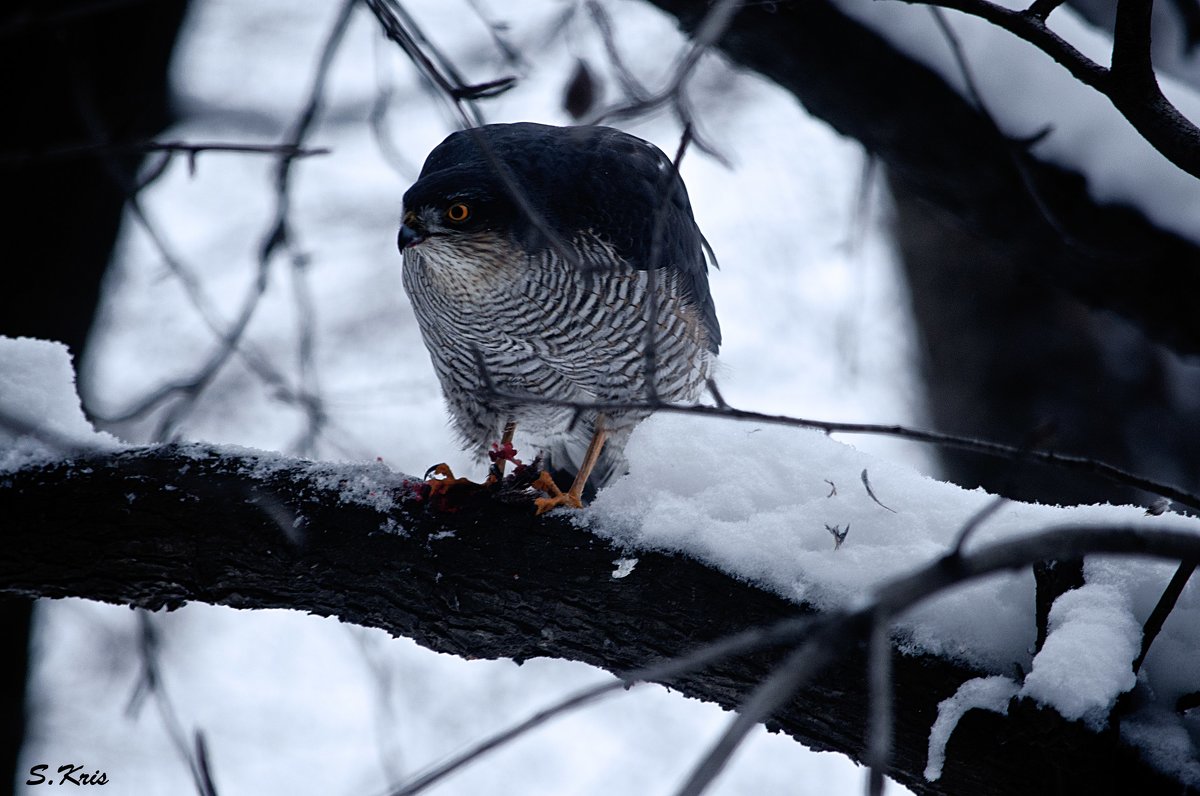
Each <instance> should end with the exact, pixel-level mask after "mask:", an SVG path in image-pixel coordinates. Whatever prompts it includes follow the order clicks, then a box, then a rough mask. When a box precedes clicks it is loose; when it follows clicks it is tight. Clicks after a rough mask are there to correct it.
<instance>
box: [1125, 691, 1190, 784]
mask: <svg viewBox="0 0 1200 796" xmlns="http://www.w3.org/2000/svg"><path fill="white" fill-rule="evenodd" d="M1192 668H1195V667H1192ZM1192 712H1193V713H1194V712H1195V711H1192ZM1189 725H1190V730H1191V732H1189ZM1197 737H1200V720H1198V719H1197V718H1191V719H1187V718H1185V719H1184V720H1183V721H1182V722H1181V721H1180V718H1179V716H1178V715H1177V714H1176V713H1175V712H1174V711H1173V710H1170V709H1168V708H1166V707H1164V706H1162V705H1153V704H1152V705H1146V706H1143V707H1142V708H1141V709H1139V710H1138V711H1137V712H1136V713H1134V715H1133V716H1131V717H1127V718H1125V719H1124V720H1123V721H1122V722H1121V738H1122V739H1123V740H1124V741H1125V742H1126V743H1129V744H1132V745H1133V746H1136V747H1137V748H1138V750H1139V751H1140V752H1141V753H1142V756H1143V757H1144V758H1145V759H1146V760H1148V761H1150V764H1151V765H1153V766H1155V767H1156V768H1158V769H1160V770H1161V771H1164V772H1166V773H1167V774H1171V775H1173V776H1175V777H1178V778H1179V780H1180V781H1181V782H1183V783H1184V784H1185V785H1188V786H1189V787H1192V788H1200V750H1198V749H1197V748H1196V741H1195V740H1194V739H1195V738H1197Z"/></svg>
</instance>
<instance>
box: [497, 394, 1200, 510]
mask: <svg viewBox="0 0 1200 796" xmlns="http://www.w3.org/2000/svg"><path fill="white" fill-rule="evenodd" d="M486 397H492V398H502V399H506V400H510V401H516V402H526V403H528V402H530V401H535V402H539V403H542V404H545V405H548V406H564V407H568V408H572V409H583V410H588V411H597V412H618V411H647V412H671V413H673V414H682V415H698V416H701V417H723V418H729V419H732V420H749V421H754V422H760V423H771V424H773V425H783V426H793V427H795V428H813V429H817V430H820V431H824V432H825V433H826V434H875V435H880V436H887V437H898V438H900V439H907V440H912V441H914V442H923V443H928V444H931V445H941V446H943V447H947V448H956V449H959V450H967V451H972V452H974V453H982V454H985V455H988V456H998V457H1001V458H1005V459H1013V460H1016V461H1021V460H1028V461H1031V462H1034V463H1037V464H1041V465H1045V466H1047V467H1055V468H1058V469H1061V470H1066V471H1070V472H1076V473H1083V474H1088V475H1097V476H1100V477H1102V478H1105V479H1107V480H1109V481H1111V482H1113V483H1116V484H1121V485H1123V486H1129V487H1134V488H1135V489H1140V490H1142V491H1145V492H1150V493H1152V494H1155V495H1161V496H1162V497H1166V498H1170V499H1171V500H1173V501H1175V502H1176V503H1180V504H1182V505H1185V506H1188V507H1190V508H1193V509H1200V495H1196V494H1194V493H1191V492H1187V491H1184V490H1182V489H1179V488H1178V487H1174V486H1171V485H1170V484H1165V483H1162V482H1160V481H1155V480H1153V479H1150V478H1146V477H1145V476H1141V475H1138V474H1136V473H1132V472H1129V471H1128V470H1123V469H1121V468H1120V467H1117V466H1115V465H1112V464H1108V463H1106V462H1102V461H1100V460H1098V459H1093V458H1089V457H1087V456H1074V455H1071V454H1066V453H1058V452H1056V451H1049V450H1029V449H1028V448H1022V447H1019V446H1016V445H1005V444H1003V443H999V442H989V441H986V440H980V439H973V438H971V437H963V436H958V435H955V434H944V433H942V432H940V431H925V430H922V429H914V428H909V427H907V426H900V425H883V424H878V423H846V422H838V421H830V420H814V419H811V418H801V417H790V416H788V415H775V414H767V413H765V412H754V411H749V410H746V409H736V408H734V407H732V406H728V405H726V406H705V405H703V404H669V403H664V402H661V401H660V402H655V403H649V402H639V401H597V402H579V401H565V400H558V399H553V398H545V397H542V396H532V395H529V394H524V393H516V392H508V391H506V390H493V391H491V392H490V393H489V395H488V396H486Z"/></svg>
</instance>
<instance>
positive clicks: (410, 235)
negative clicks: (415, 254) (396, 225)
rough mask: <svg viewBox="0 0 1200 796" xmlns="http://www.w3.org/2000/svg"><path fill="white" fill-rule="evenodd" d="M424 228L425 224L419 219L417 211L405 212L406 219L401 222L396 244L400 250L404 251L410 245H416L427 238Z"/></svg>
mask: <svg viewBox="0 0 1200 796" xmlns="http://www.w3.org/2000/svg"><path fill="white" fill-rule="evenodd" d="M424 229H425V227H424V225H422V224H421V222H420V221H418V220H417V215H416V213H413V212H412V211H409V212H407V213H405V214H404V220H403V221H402V222H401V224H400V234H399V235H397V236H396V245H397V246H399V247H400V251H404V250H405V249H407V248H408V247H409V246H416V245H417V244H418V243H420V242H421V241H423V240H425V232H424Z"/></svg>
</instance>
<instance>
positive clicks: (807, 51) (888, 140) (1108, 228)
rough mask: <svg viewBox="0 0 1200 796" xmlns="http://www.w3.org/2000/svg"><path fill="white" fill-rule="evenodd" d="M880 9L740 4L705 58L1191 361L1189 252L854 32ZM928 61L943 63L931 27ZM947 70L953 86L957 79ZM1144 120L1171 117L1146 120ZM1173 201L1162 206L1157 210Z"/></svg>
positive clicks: (870, 37)
mask: <svg viewBox="0 0 1200 796" xmlns="http://www.w3.org/2000/svg"><path fill="white" fill-rule="evenodd" d="M652 2H653V4H654V5H656V6H658V7H659V8H661V9H663V10H664V11H667V12H669V13H671V14H673V15H675V16H676V17H677V18H678V20H679V22H680V24H681V26H682V27H683V28H684V29H685V30H695V29H696V28H697V26H699V25H700V24H701V20H702V19H703V16H704V12H705V10H706V8H707V7H708V4H707V3H704V2H696V0H652ZM964 2H966V0H964ZM888 8H891V6H880V5H879V4H869V3H866V4H863V3H858V4H856V3H851V2H838V3H835V2H832V0H818V1H817V2H803V3H771V4H746V5H745V7H743V8H742V9H741V10H740V11H739V13H738V14H737V15H736V16H735V17H734V18H733V20H732V22H731V23H730V28H729V31H728V33H727V35H725V36H724V37H723V38H722V39H720V40H719V41H718V42H717V45H716V46H717V47H718V48H719V49H721V50H722V51H723V52H724V53H725V54H726V55H727V56H728V57H730V58H731V59H732V60H734V61H736V62H738V63H739V64H741V65H743V66H745V67H747V68H749V69H753V70H755V71H757V72H759V73H761V74H762V75H763V76H764V77H766V78H768V79H770V80H772V81H774V82H776V83H778V84H779V85H780V86H782V87H783V88H784V89H786V90H788V91H790V92H792V93H793V94H794V95H795V96H796V98H797V99H798V100H799V101H800V102H801V103H802V104H803V105H804V107H805V108H806V109H807V110H808V111H809V112H810V113H812V114H813V115H815V116H817V117H819V118H821V119H823V120H824V121H826V122H827V123H828V124H830V125H831V126H832V127H834V128H835V129H836V130H837V131H838V132H840V133H842V134H843V135H847V136H850V137H853V138H855V139H857V140H858V141H859V142H861V143H862V145H863V147H864V148H865V149H866V150H867V151H868V152H870V153H871V154H872V155H873V156H875V157H878V158H879V159H880V160H881V161H882V162H883V164H884V165H885V166H886V167H887V174H888V179H889V181H890V182H892V184H893V185H899V186H900V187H902V188H903V189H904V190H905V191H906V192H911V193H913V194H914V195H915V196H917V197H919V198H920V199H921V200H922V201H924V202H927V203H929V204H930V205H931V206H932V207H935V208H937V209H938V211H939V212H940V213H944V214H945V215H946V217H947V218H949V219H952V220H953V223H954V224H955V225H956V226H959V227H961V228H963V229H965V230H967V231H968V232H969V233H970V235H971V236H972V237H973V238H974V239H976V240H977V241H978V243H979V245H980V246H981V247H983V248H985V249H989V250H992V251H996V252H999V253H1002V254H1004V255H1006V256H1008V257H1010V258H1012V259H1013V260H1014V261H1016V262H1020V263H1023V264H1024V265H1025V266H1026V268H1027V269H1028V271H1029V273H1030V274H1031V275H1036V279H1037V280H1045V281H1046V283H1047V285H1048V286H1050V285H1052V286H1054V287H1057V288H1060V289H1063V290H1065V291H1067V292H1069V293H1071V294H1074V295H1075V296H1077V297H1079V298H1080V299H1082V300H1083V301H1085V302H1086V303H1088V304H1091V305H1093V306H1097V307H1102V308H1105V309H1109V310H1112V311H1114V312H1117V313H1118V314H1120V315H1122V316H1124V317H1125V318H1127V319H1129V320H1131V321H1133V322H1134V323H1135V324H1137V325H1138V326H1139V327H1140V328H1142V329H1143V330H1145V332H1146V333H1147V334H1148V335H1149V336H1151V337H1152V338H1154V339H1156V340H1158V341H1159V342H1162V343H1164V344H1166V345H1168V346H1170V347H1172V348H1174V349H1175V350H1176V351H1178V352H1180V353H1196V352H1200V318H1198V317H1197V315H1196V314H1195V313H1194V312H1191V310H1190V308H1189V306H1188V305H1187V302H1186V301H1185V300H1184V299H1183V298H1182V295H1188V296H1190V295H1194V294H1195V292H1197V291H1200V274H1198V273H1197V272H1196V270H1195V269H1193V268H1190V267H1189V266H1188V265H1187V264H1188V263H1191V262H1195V259H1196V256H1197V248H1196V245H1195V244H1194V243H1192V242H1190V241H1187V240H1184V239H1183V238H1181V237H1180V236H1179V235H1177V234H1174V233H1172V232H1168V231H1164V229H1167V228H1169V229H1178V228H1179V226H1178V224H1175V225H1171V224H1162V223H1160V222H1158V221H1147V217H1146V215H1143V214H1141V213H1138V212H1137V211H1132V210H1130V208H1128V207H1118V206H1116V205H1114V204H1109V203H1105V202H1103V201H1100V200H1098V199H1096V198H1095V197H1093V196H1092V195H1090V194H1089V192H1088V188H1087V181H1088V180H1089V179H1091V178H1090V177H1089V176H1088V175H1086V174H1080V173H1079V172H1078V171H1076V170H1072V169H1071V168H1070V167H1064V166H1063V165H1056V164H1055V163H1052V162H1049V161H1048V160H1044V159H1042V158H1040V157H1038V156H1037V155H1036V153H1033V152H1031V151H1030V147H1029V146H1028V142H1024V145H1022V141H1020V140H1013V139H1012V138H1010V137H1008V136H1006V135H1005V133H1004V132H1003V131H1002V130H998V129H997V128H996V127H995V125H994V124H992V123H990V122H989V121H988V119H987V118H986V114H984V113H981V112H980V111H979V110H978V109H977V108H975V107H973V106H972V104H971V103H970V102H969V101H968V100H967V99H965V98H964V97H963V96H962V95H961V94H960V93H958V92H957V91H955V90H954V89H953V88H951V86H950V85H949V84H948V82H947V80H946V79H945V78H943V76H942V75H940V74H938V72H937V71H936V70H935V69H932V68H930V67H929V66H927V65H926V64H925V63H922V62H921V60H920V59H918V58H917V57H915V56H914V54H913V52H912V49H913V48H914V47H920V45H919V44H918V45H913V44H911V43H908V46H907V47H905V43H903V42H901V43H894V42H892V41H889V40H888V38H887V37H886V36H885V34H889V35H890V34H892V31H891V30H890V28H889V25H888V20H887V19H883V20H879V21H877V22H876V28H875V29H872V27H871V26H870V25H869V24H868V23H867V22H864V21H863V19H864V18H866V17H868V16H869V15H870V14H874V13H876V12H883V11H886V10H887V9H888ZM898 10H899V11H904V12H907V13H909V14H920V13H921V12H922V11H924V9H919V8H898ZM1006 13H1017V12H1006ZM1020 19H1021V20H1022V22H1021V24H1022V25H1025V26H1027V27H1028V26H1030V25H1033V24H1035V23H1036V22H1037V18H1036V15H1025V16H1022V17H1020ZM927 21H929V22H930V24H931V25H932V21H931V20H927ZM1014 24H1015V23H1014ZM891 27H897V28H899V29H900V30H899V31H898V32H896V33H895V34H894V35H896V36H897V37H898V36H899V35H900V33H903V32H905V30H906V29H905V28H904V26H902V25H896V26H891ZM1003 35H1005V36H1007V35H1008V34H1003ZM928 48H929V49H936V50H938V51H939V52H940V51H945V50H948V48H947V47H946V45H945V41H944V40H943V39H942V37H941V36H940V35H939V34H938V33H937V31H936V28H934V29H933V32H932V34H931V37H930V43H928ZM906 49H907V50H908V51H905V50H906ZM1023 57H1024V56H1023ZM1064 57H1066V56H1065V55H1064ZM1051 66H1052V67H1053V68H1054V69H1060V67H1057V66H1054V65H1053V64H1051ZM950 70H951V71H953V72H954V73H955V74H957V71H958V70H957V69H956V67H954V66H951V67H950ZM1105 71H1107V70H1105ZM1093 72H1096V70H1093ZM1096 74H1099V73H1098V72H1096ZM950 82H953V81H950ZM1013 91H1014V92H1016V93H1020V92H1023V91H1024V89H1022V88H1020V87H1013ZM1080 91H1084V92H1090V91H1091V89H1088V88H1083V87H1080ZM848 98H853V101H848ZM1131 102H1132V100H1131ZM1072 107H1073V106H1072ZM992 110H993V111H995V110H997V109H995V108H993V109H992ZM1052 110H1053V109H1051V108H1047V109H1046V113H1047V115H1046V116H1043V117H1042V118H1043V121H1042V122H1040V123H1039V124H1038V126H1037V127H1034V128H1032V129H1025V130H1023V131H1022V132H1020V133H1018V134H1017V135H1018V136H1019V137H1024V136H1029V135H1033V134H1035V133H1037V132H1039V131H1043V132H1044V131H1045V130H1046V127H1047V125H1053V124H1057V120H1056V121H1055V122H1049V121H1046V119H1049V118H1052V117H1051V116H1049V114H1050V112H1051V111H1052ZM1143 112H1144V113H1158V115H1159V116H1160V117H1162V118H1167V117H1168V116H1169V114H1166V113H1165V112H1163V113H1160V112H1159V111H1157V110H1155V109H1154V108H1146V109H1143ZM1139 129H1140V128H1139ZM1092 133H1095V130H1094V129H1093V130H1092ZM1055 134H1058V131H1057V130H1056V131H1055ZM1122 140H1124V139H1122ZM1039 152H1040V150H1039ZM1092 181H1093V182H1094V179H1093V180H1092ZM1159 193H1160V194H1161V193H1162V192H1159ZM1174 195H1175V194H1174V193H1166V194H1162V196H1163V198H1164V199H1165V200H1166V201H1167V202H1168V203H1169V202H1171V201H1174V200H1170V199H1169V197H1172V196H1174ZM1124 203H1125V204H1130V203H1131V202H1130V201H1128V200H1126V202H1124ZM1175 204H1176V205H1178V204H1179V203H1178V201H1175ZM1143 212H1145V213H1146V214H1147V215H1149V216H1150V217H1151V218H1154V217H1155V214H1154V213H1150V212H1149V211H1147V210H1145V209H1144V208H1143ZM1164 286H1170V288H1169V289H1164ZM1180 291H1183V293H1182V294H1181V293H1180Z"/></svg>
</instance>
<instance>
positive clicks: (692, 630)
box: [0, 445, 1178, 794]
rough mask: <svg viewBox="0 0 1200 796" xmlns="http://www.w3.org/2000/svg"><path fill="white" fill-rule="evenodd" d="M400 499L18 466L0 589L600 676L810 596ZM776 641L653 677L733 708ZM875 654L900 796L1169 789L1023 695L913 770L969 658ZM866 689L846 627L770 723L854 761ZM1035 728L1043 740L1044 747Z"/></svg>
mask: <svg viewBox="0 0 1200 796" xmlns="http://www.w3.org/2000/svg"><path fill="white" fill-rule="evenodd" d="M415 495H416V492H415V491H414V490H413V489H412V482H410V481H407V480H405V479H404V478H402V477H400V476H397V475H395V474H393V473H391V472H390V471H388V470H387V469H386V468H384V467H383V466H382V465H379V466H374V467H357V468H356V467H349V466H344V465H343V466H337V467H335V466H331V465H319V464H313V463H309V462H303V461H298V460H280V459H277V458H274V457H266V456H263V457H258V456H254V455H249V454H242V455H230V454H220V453H219V452H217V451H215V450H213V449H210V448H206V447H203V446H195V445H192V446H164V447H160V448H147V449H134V450H130V451H127V452H124V453H120V454H115V455H108V456H93V457H90V458H83V459H79V460H76V461H75V462H73V463H68V464H61V465H57V466H53V467H49V468H45V469H40V470H29V471H22V472H18V473H16V474H12V475H8V476H3V477H0V517H4V518H5V544H4V547H3V550H4V552H3V554H0V591H2V592H6V593H11V594H22V595H39V596H49V597H65V596H84V597H89V598H92V599H98V600H104V601H108V602H116V603H123V604H128V605H137V606H140V607H144V608H149V609H156V608H174V607H178V606H180V605H182V604H184V603H186V602H190V601H200V602H208V603H213V604H219V605H228V606H233V607H239V608H268V607H275V608H291V609H294V610H303V611H309V612H312V613H315V614H319V615H324V616H337V617H339V618H341V619H342V620H343V621H346V622H353V623H357V624H361V625H365V626H371V627H379V628H382V629H384V630H387V631H388V632H390V633H392V634H394V635H404V636H407V637H410V638H413V639H415V640H416V641H417V642H418V643H421V644H423V645H425V646H427V647H430V648H432V649H436V650H439V651H443V652H449V653H452V654H456V655H462V656H469V657H485V658H497V657H507V658H512V659H514V660H517V661H522V660H525V659H527V658H531V657H535V656H551V657H562V658H568V659H572V660H580V661H584V662H587V663H590V664H592V665H596V666H599V667H602V668H606V669H609V670H611V671H616V672H627V671H630V670H634V669H637V668H640V667H643V666H645V665H647V664H650V663H654V662H656V661H661V660H664V659H669V658H675V657H677V656H680V655H682V654H685V653H687V652H689V651H693V650H695V649H697V648H699V647H701V646H703V645H704V644H705V643H707V642H710V641H712V640H714V639H719V638H723V637H726V636H728V635H730V634H733V633H735V632H738V631H741V630H744V629H746V628H748V627H758V626H767V625H770V624H772V623H775V622H778V621H779V620H782V619H786V618H788V617H799V616H804V615H806V614H811V611H808V610H807V609H805V608H803V607H799V606H796V605H794V604H791V603H788V602H786V601H784V600H782V599H780V598H778V597H776V596H774V595H772V594H768V593H765V592H763V591H760V590H758V589H756V588H753V587H751V586H749V585H747V584H745V583H742V582H739V581H737V580H735V579H733V578H730V577H728V576H726V575H723V574H721V573H719V572H716V571H714V570H711V569H709V568H707V567H705V566H703V565H701V564H699V563H697V562H695V561H691V560H689V559H685V558H681V557H674V556H668V555H663V554H658V553H645V552H638V553H636V555H637V557H638V562H637V564H636V566H635V567H634V568H633V571H632V572H630V573H629V574H628V575H626V576H624V577H621V578H615V577H613V570H614V561H615V560H616V559H617V558H621V557H626V556H629V555H632V553H630V552H629V551H622V550H618V549H615V548H613V547H612V546H610V545H609V544H608V543H606V542H604V541H603V540H601V539H599V538H597V537H595V536H592V535H590V534H588V533H586V532H583V531H581V530H579V529H577V528H575V527H574V526H573V525H571V524H570V522H569V520H567V519H564V518H561V517H548V518H547V517H543V518H535V517H534V516H533V513H532V511H531V510H530V507H529V506H528V505H526V504H501V503H493V502H485V503H479V504H477V505H464V506H463V508H462V510H461V511H459V512H457V513H453V514H445V513H441V514H435V513H432V512H430V511H428V509H427V506H426V504H425V503H423V502H422V501H420V500H418V499H417V498H416V497H415ZM953 574H954V573H948V575H953ZM959 574H961V573H959ZM886 596H887V597H888V599H891V598H893V597H895V596H896V595H892V594H889V595H886ZM890 604H892V603H889V605H890ZM783 654H784V653H783V652H782V651H778V650H776V651H768V652H758V653H754V654H742V655H740V656H737V657H732V658H727V659H723V660H720V661H718V662H716V663H712V664H710V665H709V666H707V667H706V668H705V669H704V670H703V671H699V672H690V673H687V674H682V675H677V676H672V677H669V678H666V682H667V683H668V684H669V685H671V686H672V687H673V688H677V689H679V690H680V691H682V692H683V693H685V694H687V695H689V696H693V697H697V698H701V699H705V700H709V701H713V702H717V703H718V704H721V705H723V706H725V707H734V706H737V705H740V704H742V702H743V701H744V700H745V698H746V696H747V695H748V694H750V693H752V692H753V691H754V689H755V688H756V687H757V686H758V685H759V684H760V683H762V682H764V681H766V680H768V678H769V675H770V673H771V672H772V671H774V670H775V669H776V667H777V666H778V663H779V661H780V660H781V656H783ZM893 671H894V681H895V693H894V703H893V704H894V714H893V715H894V721H895V725H894V731H895V736H894V745H893V750H892V762H891V767H890V769H889V771H888V773H889V774H891V775H892V776H894V777H896V778H897V779H898V780H900V781H901V782H903V783H905V784H906V785H907V786H908V787H910V788H912V789H914V790H915V791H916V792H918V793H964V792H970V793H980V794H985V793H1013V792H1033V791H1040V790H1043V789H1044V788H1045V786H1046V783H1047V782H1055V781H1059V780H1060V778H1062V779H1063V781H1068V780H1069V781H1071V782H1072V783H1073V785H1074V784H1078V785H1079V787H1080V789H1081V790H1086V789H1088V788H1089V787H1092V788H1094V789H1096V790H1104V789H1106V788H1109V789H1111V787H1113V786H1114V784H1117V785H1119V786H1123V787H1125V788H1126V789H1127V790H1128V791H1129V792H1139V793H1155V792H1177V791H1178V783H1173V782H1171V781H1170V780H1168V779H1167V778H1165V777H1162V776H1161V775H1159V774H1157V773H1155V772H1153V771H1151V770H1150V769H1149V768H1148V767H1147V766H1145V765H1144V764H1143V763H1142V762H1140V761H1139V760H1138V758H1137V755H1136V753H1134V752H1132V751H1131V750H1129V749H1127V748H1125V747H1122V746H1121V745H1120V744H1119V742H1118V741H1117V740H1116V738H1115V737H1114V736H1113V735H1112V734H1107V735H1095V734H1093V733H1091V732H1088V731H1087V730H1086V729H1084V728H1083V727H1082V726H1079V725H1072V724H1069V723H1067V722H1066V721H1064V720H1063V719H1061V718H1060V717H1058V716H1057V715H1056V714H1054V713H1052V712H1050V711H1044V710H1039V709H1036V708H1034V707H1032V706H1023V707H1021V708H1019V709H1016V710H1014V711H1013V716H1012V717H1009V718H1004V717H999V716H993V715H991V714H988V715H986V716H984V715H976V714H974V713H973V714H970V715H968V716H967V718H966V719H964V721H963V722H962V723H961V724H960V725H959V728H958V730H957V731H956V733H955V735H954V738H953V740H952V742H951V746H950V749H949V755H948V760H947V764H946V768H945V772H944V774H943V777H942V779H941V780H939V781H938V782H936V783H928V782H926V781H925V780H924V779H923V778H922V776H921V772H922V771H923V769H924V766H925V750H926V749H925V745H926V740H927V737H928V732H929V727H930V725H931V724H932V722H933V719H934V717H935V715H936V706H937V703H938V702H939V701H940V700H942V699H944V698H946V697H948V696H950V695H951V694H952V693H953V692H954V691H955V690H956V689H957V688H958V686H959V684H961V683H962V682H964V681H965V680H966V679H969V678H971V677H974V676H977V675H979V674H980V672H977V671H974V670H972V669H970V668H968V667H965V666H962V665H959V664H955V663H951V662H948V661H944V660H940V659H936V658H932V657H917V656H907V655H898V656H896V658H895V661H894V669H893ZM867 694H868V686H867V682H866V659H865V655H864V650H863V646H862V645H861V644H851V645H849V652H848V654H846V655H844V656H842V657H841V658H839V659H838V660H837V662H836V663H835V664H834V665H833V666H832V667H831V668H829V669H826V670H825V671H824V672H823V673H822V674H820V675H819V676H818V677H817V679H816V680H815V681H813V682H810V683H808V684H807V685H806V687H805V688H804V689H803V690H802V691H801V692H800V694H799V695H798V696H797V698H796V699H795V700H793V701H792V702H791V703H790V704H788V705H787V706H786V707H785V708H782V709H779V710H776V711H775V712H774V714H773V716H772V719H771V721H770V722H769V726H770V727H772V728H773V729H778V730H783V731H785V732H788V733H789V734H791V735H792V736H794V737H795V738H797V739H798V740H800V741H802V742H803V743H805V744H806V745H808V746H811V747H813V748H816V749H834V750H838V751H842V752H844V753H846V754H849V755H851V756H852V757H855V758H856V759H861V758H862V756H863V754H864V751H865V739H866V732H867V724H868V716H869V711H868V704H869V700H868V696H867ZM1048 737H1052V738H1054V739H1055V743H1056V744H1057V743H1058V742H1059V741H1061V742H1062V747H1061V748H1059V747H1058V746H1057V745H1056V747H1055V748H1054V749H1053V750H1048V749H1047V748H1046V742H1045V739H1046V738H1048ZM980 750H983V751H980Z"/></svg>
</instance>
